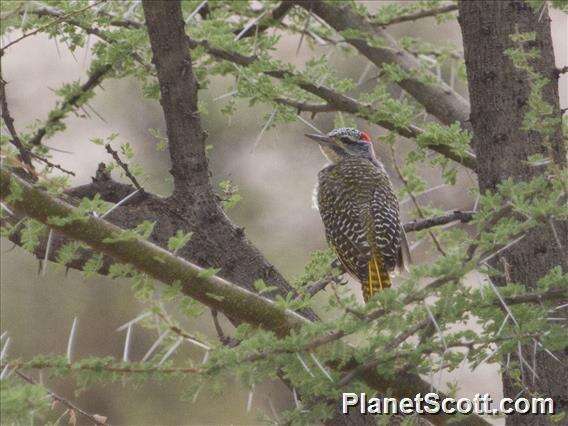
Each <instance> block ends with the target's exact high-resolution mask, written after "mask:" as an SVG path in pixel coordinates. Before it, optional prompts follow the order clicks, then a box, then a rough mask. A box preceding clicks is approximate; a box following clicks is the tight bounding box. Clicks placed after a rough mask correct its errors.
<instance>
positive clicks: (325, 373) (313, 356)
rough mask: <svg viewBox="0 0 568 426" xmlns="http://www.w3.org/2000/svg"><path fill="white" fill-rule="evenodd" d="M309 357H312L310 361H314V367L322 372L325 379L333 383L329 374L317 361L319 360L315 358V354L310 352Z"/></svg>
mask: <svg viewBox="0 0 568 426" xmlns="http://www.w3.org/2000/svg"><path fill="white" fill-rule="evenodd" d="M310 356H311V357H312V359H313V360H314V362H315V363H316V365H317V366H318V368H319V369H320V370H321V371H322V372H323V374H324V375H325V377H327V378H328V379H329V381H330V382H333V378H332V377H331V375H330V374H329V372H328V371H327V369H326V368H325V367H324V366H323V365H322V363H321V362H320V361H319V359H318V358H317V357H316V356H315V354H314V353H313V352H310Z"/></svg>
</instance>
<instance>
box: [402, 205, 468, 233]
mask: <svg viewBox="0 0 568 426" xmlns="http://www.w3.org/2000/svg"><path fill="white" fill-rule="evenodd" d="M474 214H475V212H473V211H461V210H454V211H452V212H448V213H446V214H444V215H442V216H435V217H429V218H425V219H416V220H412V221H410V222H406V223H405V224H404V230H405V231H406V232H417V231H422V230H423V229H428V228H432V227H434V226H440V225H446V224H448V223H451V222H457V221H459V222H461V223H468V222H470V221H471V220H472V219H473V215H474Z"/></svg>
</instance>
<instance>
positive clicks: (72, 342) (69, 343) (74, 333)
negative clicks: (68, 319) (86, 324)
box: [67, 317, 78, 364]
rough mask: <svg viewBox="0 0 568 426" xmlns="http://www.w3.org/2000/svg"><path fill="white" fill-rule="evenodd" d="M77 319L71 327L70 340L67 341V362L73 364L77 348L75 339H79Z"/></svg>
mask: <svg viewBox="0 0 568 426" xmlns="http://www.w3.org/2000/svg"><path fill="white" fill-rule="evenodd" d="M77 323H78V320H77V317H75V318H73V325H72V326H71V332H70V333H69V340H68V341H67V362H68V363H69V364H71V360H72V356H73V349H74V347H75V338H76V337H77Z"/></svg>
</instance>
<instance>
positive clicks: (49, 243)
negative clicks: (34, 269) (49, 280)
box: [41, 229, 53, 277]
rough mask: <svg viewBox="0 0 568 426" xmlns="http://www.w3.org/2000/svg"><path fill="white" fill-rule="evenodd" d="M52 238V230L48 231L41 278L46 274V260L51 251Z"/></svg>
mask: <svg viewBox="0 0 568 426" xmlns="http://www.w3.org/2000/svg"><path fill="white" fill-rule="evenodd" d="M52 238H53V229H50V230H49V235H48V236H47V245H46V246H45V256H44V258H43V263H42V265H41V266H42V267H41V276H42V277H45V274H46V273H47V260H48V259H49V251H50V249H51V241H52Z"/></svg>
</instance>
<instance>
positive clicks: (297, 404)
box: [292, 388, 302, 409]
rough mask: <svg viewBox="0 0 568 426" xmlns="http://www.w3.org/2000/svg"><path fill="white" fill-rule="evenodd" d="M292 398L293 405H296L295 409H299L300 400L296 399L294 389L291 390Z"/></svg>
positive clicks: (300, 405)
mask: <svg viewBox="0 0 568 426" xmlns="http://www.w3.org/2000/svg"><path fill="white" fill-rule="evenodd" d="M292 396H293V397H294V404H296V408H298V409H299V408H301V407H302V404H301V403H300V400H299V399H298V394H297V393H296V388H292Z"/></svg>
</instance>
